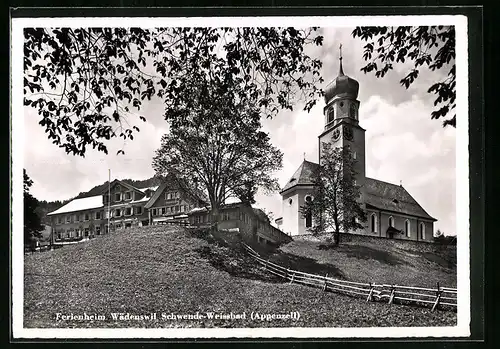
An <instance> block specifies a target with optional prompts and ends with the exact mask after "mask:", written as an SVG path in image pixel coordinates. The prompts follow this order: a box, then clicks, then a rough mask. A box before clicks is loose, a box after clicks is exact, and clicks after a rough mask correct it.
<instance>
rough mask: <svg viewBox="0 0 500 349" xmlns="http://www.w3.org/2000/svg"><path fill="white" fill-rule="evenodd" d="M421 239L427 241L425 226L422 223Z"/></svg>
mask: <svg viewBox="0 0 500 349" xmlns="http://www.w3.org/2000/svg"><path fill="white" fill-rule="evenodd" d="M420 238H421V239H422V240H425V224H424V223H420Z"/></svg>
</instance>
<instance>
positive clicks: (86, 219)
mask: <svg viewBox="0 0 500 349" xmlns="http://www.w3.org/2000/svg"><path fill="white" fill-rule="evenodd" d="M89 219H90V215H89V214H88V213H85V221H88V220H89Z"/></svg>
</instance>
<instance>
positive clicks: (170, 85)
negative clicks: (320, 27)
mask: <svg viewBox="0 0 500 349" xmlns="http://www.w3.org/2000/svg"><path fill="white" fill-rule="evenodd" d="M316 31H317V28H306V29H295V28H154V29H143V28H76V29H73V28H51V29H49V28H26V29H25V30H24V104H25V105H26V106H29V107H32V108H34V109H35V110H36V111H37V112H38V114H39V115H40V121H39V124H40V125H41V126H42V127H43V128H44V129H45V132H46V133H47V134H48V138H49V139H51V140H52V141H53V143H54V144H56V145H57V146H59V147H61V148H64V149H65V151H66V152H67V153H72V154H74V155H80V156H84V155H85V152H86V149H87V147H88V146H91V147H92V148H94V149H97V150H98V151H103V152H105V153H107V151H108V149H107V146H106V143H107V141H108V140H110V139H111V138H113V137H122V138H124V139H125V140H127V139H133V137H134V133H135V132H138V131H139V127H138V126H137V124H136V122H137V121H138V120H142V121H146V119H145V117H144V116H142V115H137V114H135V113H136V112H139V111H140V109H141V106H142V103H143V101H144V100H151V99H158V100H159V101H160V102H161V103H163V104H164V106H165V114H164V116H165V118H166V119H167V120H168V121H174V122H175V121H178V120H182V118H183V117H184V116H185V115H186V114H189V110H190V108H191V107H193V106H194V104H196V103H197V102H196V101H194V100H193V92H194V90H196V88H195V87H193V86H192V82H193V81H197V79H200V78H202V79H203V80H205V79H209V80H220V81H226V80H230V81H232V83H236V84H239V85H240V86H241V87H242V88H240V89H239V90H237V93H239V94H240V95H248V96H252V98H253V99H254V100H256V101H258V102H257V103H258V104H257V105H258V106H259V107H260V108H261V111H262V112H263V113H264V114H265V115H267V116H269V117H271V116H273V115H274V114H276V113H277V112H278V111H279V110H280V109H282V108H285V109H292V108H293V105H294V103H295V102H297V100H299V99H302V100H303V101H304V103H305V104H304V109H305V110H308V111H309V110H310V109H311V108H312V107H313V106H314V104H315V101H316V99H317V97H319V96H321V95H322V91H321V90H320V89H319V88H317V87H316V86H317V82H321V81H322V78H321V77H320V74H319V69H320V68H321V61H320V60H318V59H314V58H312V57H310V56H309V55H307V54H306V53H305V51H304V48H305V47H306V46H307V45H321V44H322V40H323V37H322V36H321V35H318V34H317V33H316ZM118 152H119V153H123V150H119V151H118Z"/></svg>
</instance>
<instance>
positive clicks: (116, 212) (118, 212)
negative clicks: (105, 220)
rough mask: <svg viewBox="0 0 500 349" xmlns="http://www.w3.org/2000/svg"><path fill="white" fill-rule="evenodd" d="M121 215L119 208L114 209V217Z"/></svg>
mask: <svg viewBox="0 0 500 349" xmlns="http://www.w3.org/2000/svg"><path fill="white" fill-rule="evenodd" d="M121 215H122V211H121V210H120V209H117V210H115V217H121ZM117 227H118V226H117Z"/></svg>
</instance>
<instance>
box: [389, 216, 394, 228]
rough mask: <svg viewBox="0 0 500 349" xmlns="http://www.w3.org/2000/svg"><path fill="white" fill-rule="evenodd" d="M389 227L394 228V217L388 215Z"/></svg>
mask: <svg viewBox="0 0 500 349" xmlns="http://www.w3.org/2000/svg"><path fill="white" fill-rule="evenodd" d="M389 227H393V228H394V218H392V216H390V217H389Z"/></svg>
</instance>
